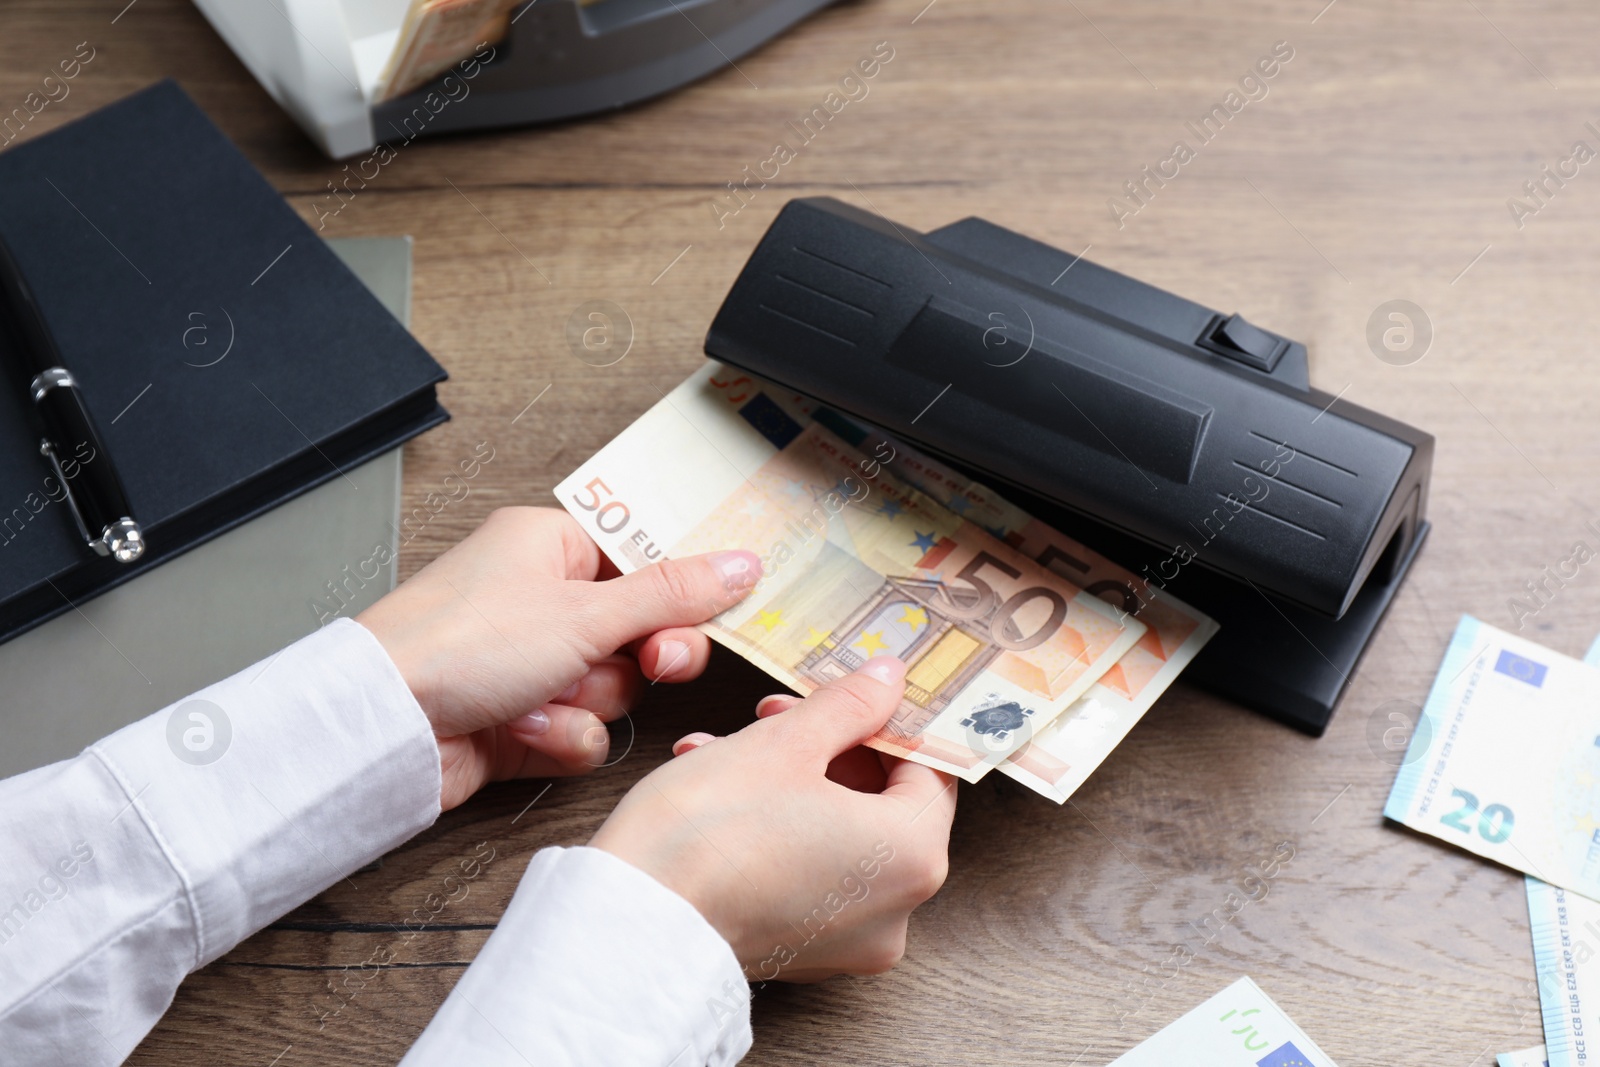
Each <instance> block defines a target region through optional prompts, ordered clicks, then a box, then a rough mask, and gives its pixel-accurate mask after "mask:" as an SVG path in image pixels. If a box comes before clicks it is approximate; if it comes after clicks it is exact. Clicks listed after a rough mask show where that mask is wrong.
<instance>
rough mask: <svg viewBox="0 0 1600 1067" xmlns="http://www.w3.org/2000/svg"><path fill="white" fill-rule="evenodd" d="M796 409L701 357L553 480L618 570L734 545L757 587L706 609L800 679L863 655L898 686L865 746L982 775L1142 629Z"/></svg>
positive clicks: (817, 680)
mask: <svg viewBox="0 0 1600 1067" xmlns="http://www.w3.org/2000/svg"><path fill="white" fill-rule="evenodd" d="M884 459H885V457H884V456H881V455H880V456H874V455H870V454H867V453H863V452H860V451H858V450H857V449H856V448H853V447H852V446H851V445H849V444H848V443H846V442H845V441H844V440H842V439H841V438H840V437H838V436H837V435H836V434H834V433H833V432H831V431H830V430H828V429H827V428H825V427H824V426H822V425H820V424H818V423H816V422H814V421H813V420H811V419H810V418H809V417H808V414H807V409H806V401H804V399H803V398H798V397H793V396H788V395H785V394H781V393H778V392H776V391H775V390H774V391H767V390H764V389H763V388H762V387H760V386H759V385H757V384H756V383H753V382H745V383H739V384H737V385H735V384H734V383H733V381H732V379H731V377H730V376H728V375H727V374H726V373H725V372H724V370H723V368H721V367H719V366H718V365H716V364H711V365H708V366H707V367H705V368H702V370H701V371H699V372H697V373H696V374H694V375H693V376H691V377H690V378H689V379H688V380H687V381H685V382H684V383H683V384H682V385H680V386H678V387H677V388H676V389H674V390H673V391H672V393H670V394H669V395H667V396H666V397H664V398H663V399H662V401H661V402H660V403H658V404H657V405H655V407H653V408H651V409H650V410H649V411H648V412H646V413H645V414H644V415H643V416H641V417H640V418H639V419H638V421H636V422H635V423H634V424H633V425H631V426H630V427H628V429H626V430H624V431H623V432H622V434H621V435H619V436H618V437H617V438H616V439H615V440H613V441H612V442H611V443H610V444H608V445H606V446H605V447H604V448H602V449H601V450H600V451H599V452H598V453H596V454H595V455H594V456H593V457H592V458H591V459H589V460H588V461H587V462H586V463H584V464H583V465H582V466H580V467H579V468H578V469H577V470H576V471H575V472H573V474H571V475H570V476H569V477H568V478H566V479H565V480H564V481H562V483H561V484H560V485H558V486H557V487H556V496H557V498H558V499H559V500H560V501H561V503H562V505H563V506H564V507H566V508H567V510H568V511H569V512H571V513H572V514H573V516H574V517H575V518H576V519H577V520H578V522H579V523H580V524H581V525H582V526H583V528H584V529H585V530H586V531H587V532H588V533H589V534H590V535H591V536H592V537H594V539H595V541H596V542H597V543H598V544H599V546H600V548H601V549H602V551H604V552H605V553H606V555H607V556H608V557H609V558H610V559H611V560H612V561H613V562H614V563H616V564H617V566H618V568H619V569H620V570H622V571H623V572H624V573H626V572H630V571H633V570H637V569H639V568H641V567H644V566H648V565H649V564H650V563H651V562H653V561H654V560H656V559H659V558H662V557H663V556H668V557H673V556H686V555H692V554H695V553H698V552H708V551H715V550H718V549H728V548H746V549H750V550H751V551H754V552H756V553H757V554H758V555H759V556H760V557H761V558H762V566H763V575H762V578H761V580H760V582H759V583H757V585H756V587H755V589H754V590H753V591H752V592H751V594H750V595H749V596H748V597H746V598H745V599H744V600H743V601H741V602H740V603H739V604H737V605H735V606H734V607H733V608H730V609H729V610H727V611H725V612H723V613H722V614H721V615H718V616H717V617H716V618H715V619H713V620H711V621H710V622H708V623H706V624H704V625H703V627H702V628H703V629H704V630H705V631H706V633H707V634H709V635H710V636H711V638H712V639H713V640H716V641H718V642H719V643H721V644H723V645H726V646H727V647H729V648H731V649H733V650H734V651H735V652H737V653H738V654H740V655H741V656H743V657H744V658H746V659H748V660H749V661H750V662H752V663H754V664H756V665H757V666H759V667H761V668H762V669H764V670H766V671H767V672H768V673H769V674H771V675H772V676H773V677H775V678H777V679H779V680H780V681H783V682H784V683H786V684H788V685H790V686H791V687H793V688H794V689H796V690H797V691H799V692H801V693H806V692H809V691H811V690H812V689H814V688H816V687H817V686H819V685H821V684H823V683H825V682H827V681H829V680H830V679H833V678H837V677H841V676H843V675H844V674H847V673H849V672H850V671H851V670H853V669H855V668H856V667H858V666H860V665H861V664H862V663H864V662H866V660H868V659H870V658H871V657H873V656H874V655H883V654H888V655H894V656H897V657H899V658H900V659H902V660H904V661H905V663H906V665H907V671H906V690H905V695H904V697H903V699H902V700H901V703H900V706H899V707H898V708H897V709H896V711H895V712H894V714H893V716H892V717H891V718H890V721H889V723H888V724H887V725H886V726H885V727H884V728H883V729H882V730H880V731H879V732H878V734H877V735H876V736H874V737H873V738H872V739H871V740H870V741H868V744H869V745H871V746H872V747H874V748H877V749H879V750H880V751H883V752H888V753H890V754H892V755H897V756H903V757H905V758H907V759H912V760H915V761H917V762H919V763H924V764H927V765H928V766H931V767H935V768H937V769H939V770H943V771H947V772H949V773H951V774H955V775H958V776H959V777H961V778H964V779H966V780H967V781H976V780H978V779H979V778H981V777H982V776H983V775H984V774H985V773H987V772H988V771H989V770H990V769H991V768H993V767H995V766H996V765H998V764H999V763H1001V762H1002V761H1003V760H1005V759H1006V757H1008V756H1010V755H1011V754H1012V753H1013V752H1015V751H1016V750H1017V749H1018V748H1019V747H1020V746H1021V745H1022V744H1024V743H1026V742H1027V741H1028V739H1030V738H1031V737H1032V736H1034V735H1035V734H1037V733H1038V732H1039V731H1040V730H1041V729H1042V728H1044V727H1045V726H1047V725H1048V724H1049V723H1050V722H1051V721H1053V720H1054V719H1055V718H1056V717H1058V716H1059V715H1060V714H1061V713H1062V712H1064V711H1065V710H1066V709H1067V708H1068V707H1069V706H1071V705H1072V703H1073V702H1074V701H1076V700H1077V699H1078V698H1079V697H1080V696H1082V695H1083V694H1084V692H1085V691H1087V690H1088V689H1089V687H1090V686H1091V685H1093V684H1094V682H1095V681H1096V680H1098V679H1099V678H1100V677H1101V676H1102V675H1104V674H1105V672H1106V671H1107V670H1109V669H1110V668H1111V667H1112V666H1113V665H1114V664H1115V663H1116V662H1117V661H1118V660H1119V659H1120V658H1121V657H1122V656H1123V655H1124V654H1125V653H1126V652H1127V651H1128V650H1129V649H1130V648H1131V647H1133V646H1134V645H1135V644H1136V643H1137V642H1138V641H1139V639H1140V638H1141V637H1142V636H1143V634H1144V633H1145V629H1146V628H1145V625H1144V624H1143V623H1141V622H1140V621H1139V620H1138V619H1135V618H1133V617H1131V616H1128V615H1125V614H1124V615H1121V616H1119V613H1118V612H1116V611H1115V610H1114V609H1113V608H1112V607H1111V606H1110V605H1108V604H1107V603H1105V602H1104V601H1103V600H1101V599H1099V598H1098V597H1095V596H1093V595H1091V594H1089V593H1086V592H1084V590H1083V588H1082V587H1081V586H1080V585H1078V584H1076V583H1074V582H1071V581H1069V580H1067V579H1065V578H1063V577H1061V576H1060V575H1058V574H1055V573H1054V572H1052V571H1050V570H1049V569H1047V568H1045V567H1042V566H1040V565H1039V563H1038V562H1037V561H1035V560H1032V559H1029V558H1028V557H1027V556H1026V555H1024V554H1022V553H1020V552H1018V551H1017V550H1015V549H1014V548H1012V547H1011V546H1009V545H1007V544H1005V543H1004V542H1003V541H1001V540H999V539H998V538H996V537H994V536H993V535H992V534H990V533H988V532H987V531H985V530H983V529H982V528H980V527H978V526H977V525H975V524H973V523H972V522H969V521H968V520H966V519H963V518H961V517H960V516H958V515H956V514H954V513H953V512H951V511H950V510H949V509H948V508H945V507H943V506H941V505H939V504H938V503H936V502H935V501H934V500H932V499H930V498H929V497H928V496H926V495H925V494H923V493H921V492H919V491H917V490H916V489H914V488H912V487H911V486H909V485H907V484H906V483H904V482H902V481H901V480H900V479H899V478H897V477H896V476H895V475H894V474H893V473H891V472H890V470H889V468H888V465H886V463H885V462H884Z"/></svg>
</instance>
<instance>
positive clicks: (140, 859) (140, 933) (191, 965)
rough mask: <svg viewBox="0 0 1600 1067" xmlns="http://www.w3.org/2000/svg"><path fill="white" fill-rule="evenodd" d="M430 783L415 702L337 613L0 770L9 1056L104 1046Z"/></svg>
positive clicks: (386, 839)
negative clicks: (102, 732)
mask: <svg viewBox="0 0 1600 1067" xmlns="http://www.w3.org/2000/svg"><path fill="white" fill-rule="evenodd" d="M439 786H440V780H439V748H438V744H437V743H436V742H435V741H434V739H433V732H432V730H431V728H430V727H429V725H428V721H427V719H426V718H425V717H424V716H423V714H422V709H421V708H419V707H418V706H417V703H416V700H415V699H414V698H413V697H412V696H411V692H410V690H409V689H407V688H406V685H405V682H404V680H403V679H402V678H401V677H400V672H399V671H398V670H397V669H396V668H395V666H394V664H393V662H392V661H391V660H390V659H389V657H388V655H387V654H386V653H385V652H384V650H383V646H382V645H380V644H379V643H378V641H377V639H376V638H374V637H373V636H372V634H371V633H369V632H368V631H367V630H366V629H365V628H364V627H362V626H360V625H358V624H357V623H354V622H351V621H349V620H340V621H338V622H335V623H333V624H331V625H329V626H327V627H325V628H324V629H322V630H320V631H318V632H317V633H315V634H313V635H311V636H310V637H307V638H305V639H303V640H301V641H299V642H296V643H295V644H293V645H291V646H289V647H288V648H287V649H285V650H284V651H283V652H281V653H279V654H278V655H277V656H276V657H274V658H272V659H270V660H266V661H263V662H262V663H258V664H256V665H255V666H253V667H250V668H248V669H247V670H244V671H241V672H240V673H238V674H236V675H234V676H233V677H231V678H227V679H225V680H223V681H221V682H218V683H217V684H215V685H213V686H210V687H208V688H206V689H203V690H201V691H200V692H199V693H196V694H194V696H192V697H189V698H188V699H186V700H183V701H179V702H178V703H177V704H174V705H172V706H171V707H170V708H165V709H163V710H161V711H158V712H156V713H155V714H154V715H151V716H149V717H148V718H145V719H141V720H140V721H138V722H136V723H134V724H132V725H131V726H128V727H126V728H124V729H122V730H119V731H118V732H116V733H114V734H112V735H111V736H110V737H107V738H105V739H104V740H102V741H100V742H97V743H96V744H94V745H91V746H90V747H89V748H88V749H86V750H85V751H84V752H83V753H82V754H81V755H79V756H78V757H77V758H75V759H71V760H65V761H63V762H61V763H56V764H52V765H51V766H48V767H42V768H40V769H38V770H35V771H30V772H29V773H27V774H21V775H17V776H16V777H14V778H9V779H6V780H5V781H0V856H3V857H4V862H3V864H0V1048H3V1049H5V1055H6V1058H7V1060H8V1061H9V1062H16V1063H28V1064H63V1065H65V1064H74V1065H76V1064H114V1063H120V1062H121V1061H122V1060H123V1059H124V1058H125V1057H126V1056H127V1055H128V1054H129V1053H130V1052H131V1051H132V1050H133V1048H134V1046H135V1045H137V1044H138V1043H139V1040H140V1039H141V1038H143V1037H144V1035H145V1034H146V1033H147V1032H148V1031H149V1029H150V1028H151V1027H152V1026H153V1025H155V1022H156V1020H157V1019H159V1018H160V1017H161V1014H162V1012H164V1011H166V1009H167V1005H169V1004H170V1003H171V1002H172V995H173V992H174V991H175V990H176V989H177V987H178V983H179V982H181V981H182V980H183V977H184V976H185V975H187V974H188V973H189V972H190V971H193V970H195V969H196V968H198V967H201V966H203V965H204V964H206V963H209V962H210V961H211V960H214V959H216V958H217V957H218V956H220V955H222V954H223V953H224V952H226V951H227V950H228V949H230V948H232V947H233V946H234V945H235V944H237V943H238V942H239V941H241V940H243V939H244V938H246V937H248V936H249V935H250V934H252V933H254V932H255V931H257V930H259V929H261V928H262V927H263V926H265V925H266V924H267V923H269V922H271V921H272V920H273V919H276V918H277V917H278V916H280V915H282V914H283V913H284V912H286V911H288V910H289V909H291V908H293V907H295V906H297V905H299V904H301V903H303V902H304V901H306V900H309V899H310V898H311V897H313V896H315V895H316V894H317V893H320V892H321V891H322V890H324V889H326V888H327V887H328V886H330V885H332V884H333V883H335V882H337V881H338V880H339V879H340V878H343V877H345V876H346V875H347V874H348V873H349V872H351V871H354V870H356V869H357V868H359V867H361V866H363V865H365V864H367V863H370V862H371V861H372V860H374V859H376V858H377V857H379V856H381V855H383V854H384V853H385V852H387V851H389V850H390V849H392V848H394V847H395V846H396V845H398V844H400V843H401V842H402V841H405V840H406V839H407V838H409V837H411V836H412V835H414V834H416V833H417V832H418V831H419V830H422V829H424V828H425V827H427V826H428V825H430V824H431V823H432V822H433V821H434V819H435V818H437V817H438V814H439ZM225 1039H226V1037H225V1035H223V1034H221V1033H219V1034H217V1035H216V1040H217V1041H218V1042H219V1043H220V1042H222V1041H224V1040H225Z"/></svg>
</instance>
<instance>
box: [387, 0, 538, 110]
mask: <svg viewBox="0 0 1600 1067" xmlns="http://www.w3.org/2000/svg"><path fill="white" fill-rule="evenodd" d="M516 2H517V0H411V3H410V4H409V5H407V7H406V13H405V17H404V19H403V20H402V22H401V24H400V33H399V36H398V37H397V38H396V40H395V46H394V51H393V52H391V53H390V55H389V61H388V63H386V64H385V65H384V69H383V73H382V74H381V75H380V76H379V79H378V86H379V87H378V90H377V94H376V95H377V98H378V99H379V100H392V99H394V98H395V97H397V96H403V95H405V94H406V93H409V92H410V91H411V90H413V89H416V88H418V87H420V86H422V85H425V84H426V83H428V82H430V81H432V80H433V79H434V78H435V77H437V76H438V75H440V74H442V73H444V72H445V71H447V70H449V69H450V68H451V67H452V66H453V65H454V64H455V62H456V60H458V59H465V58H466V57H467V56H469V55H471V54H472V51H473V49H475V48H478V47H480V46H482V45H485V44H493V43H494V42H496V41H498V40H500V39H501V38H502V37H504V36H505V34H506V30H507V28H508V27H509V25H510V18H511V16H510V10H511V8H512V6H513V5H515V4H516Z"/></svg>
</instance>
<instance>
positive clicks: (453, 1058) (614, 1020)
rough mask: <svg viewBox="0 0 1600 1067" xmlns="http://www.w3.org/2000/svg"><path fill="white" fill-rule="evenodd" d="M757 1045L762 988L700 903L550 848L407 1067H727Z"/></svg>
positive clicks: (592, 856) (583, 851)
mask: <svg viewBox="0 0 1600 1067" xmlns="http://www.w3.org/2000/svg"><path fill="white" fill-rule="evenodd" d="M750 1042H751V1034H750V987H749V985H748V984H747V983H746V981H745V977H744V974H743V972H742V971H741V970H740V969H739V961H738V960H737V959H736V958H735V957H734V954H733V950H732V949H731V948H730V947H729V945H728V943H727V941H725V940H723V938H722V935H720V934H719V933H717V931H716V930H715V928H713V927H712V926H711V924H710V923H708V922H706V920H705V918H704V917H703V916H702V915H701V914H700V913H699V912H698V911H697V910H695V908H694V906H693V905H692V904H690V903H689V902H688V901H687V900H684V899H683V898H682V897H680V896H678V895H677V894H676V893H674V892H672V891H671V890H670V889H667V888H666V887H665V886H663V885H662V884H661V883H660V882H657V881H656V880H655V879H654V878H651V877H650V876H649V875H647V874H645V873H644V872H643V871H641V870H639V869H638V868H636V867H633V866H632V865H630V864H628V863H625V862H624V861H622V860H620V859H618V858H617V857H615V856H613V855H611V854H610V853H609V852H603V851H601V850H599V849H594V848H547V849H543V850H542V851H540V852H539V853H538V854H537V855H535V856H534V858H533V861H532V862H531V863H530V864H529V865H528V870H527V872H526V873H525V874H524V875H523V877H522V883H521V885H519V886H518V888H517V892H516V895H515V896H513V897H512V899H511V904H510V906H509V907H508V908H507V909H506V913H505V917H504V918H503V919H501V921H500V925H499V927H498V928H496V930H495V932H494V933H493V934H492V935H491V936H490V938H489V940H488V942H487V943H486V944H485V945H484V947H483V951H482V952H480V953H479V954H478V958H477V959H476V960H475V961H474V962H473V964H472V966H471V967H469V968H468V969H467V973H466V974H465V975H464V976H462V979H461V981H460V982H459V983H457V985H456V987H455V989H454V991H452V992H451V994H450V997H449V999H448V1000H446V1001H445V1004H444V1007H442V1008H441V1009H440V1010H439V1014H438V1015H436V1016H435V1017H434V1020H433V1022H432V1024H430V1025H429V1027H428V1028H427V1030H425V1031H424V1032H423V1034H422V1037H421V1038H419V1039H418V1041H417V1043H416V1044H415V1045H414V1046H413V1047H412V1049H411V1051H410V1053H409V1054H408V1055H407V1056H406V1058H405V1060H404V1061H403V1063H402V1067H433V1065H443V1064H456V1063H472V1064H476V1065H480V1067H487V1065H496V1067H498V1065H502V1064H504V1065H508V1067H509V1065H519V1067H520V1065H523V1064H527V1063H537V1064H540V1065H541V1067H546V1065H548V1067H566V1065H579V1064H584V1065H587V1064H596V1063H608V1064H662V1065H667V1064H671V1065H675V1067H687V1065H702V1064H705V1065H712V1067H722V1065H724V1064H733V1063H737V1062H738V1061H739V1059H740V1058H741V1057H743V1056H744V1054H745V1053H746V1052H747V1051H749V1049H750Z"/></svg>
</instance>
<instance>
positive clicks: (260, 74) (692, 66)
mask: <svg viewBox="0 0 1600 1067" xmlns="http://www.w3.org/2000/svg"><path fill="white" fill-rule="evenodd" d="M833 2H834V0H518V2H517V3H516V4H515V5H514V6H512V7H510V9H509V11H508V12H507V14H508V22H509V28H508V30H507V31H506V34H505V36H504V37H503V38H502V39H499V40H496V41H494V42H491V43H492V45H493V51H492V53H490V54H489V57H488V58H487V59H486V60H485V61H484V62H482V63H481V64H480V63H479V62H477V60H476V59H474V60H473V61H472V62H471V63H470V64H467V65H466V66H465V68H464V69H465V70H466V72H467V73H465V74H463V68H457V69H455V70H453V71H449V72H446V73H443V74H440V75H439V76H438V77H436V78H434V79H432V80H431V81H430V82H428V83H427V84H425V85H422V86H419V87H418V88H416V89H415V90H413V91H411V92H408V93H406V94H405V95H404V96H401V97H397V98H395V99H392V100H383V101H379V100H377V99H376V89H377V83H378V81H379V76H380V73H381V71H382V69H383V67H384V60H385V58H386V57H387V55H388V52H389V50H390V49H391V48H392V47H393V45H394V43H395V39H396V36H397V34H398V33H399V32H400V24H401V19H402V16H404V14H405V12H406V0H338V2H333V0H291V2H289V3H287V5H286V4H285V3H284V2H283V0H196V6H198V7H199V8H200V10H201V11H202V12H203V13H204V14H205V16H206V18H207V19H208V20H210V22H211V24H212V26H214V27H215V28H216V30H217V32H218V33H219V34H220V35H221V36H222V38H223V39H224V40H226V41H227V42H228V45H229V47H231V48H232V49H233V50H234V52H236V53H237V54H238V56H239V58H240V59H241V60H242V61H243V62H244V64H245V66H246V67H248V68H250V73H251V74H253V75H255V78H256V80H257V81H259V82H260V83H261V85H262V87H263V88H265V89H266V90H267V92H269V93H271V94H272V96H273V98H274V99H276V100H277V101H278V103H280V104H281V105H283V107H284V108H285V109H286V110H287V111H288V112H289V113H290V114H291V115H292V116H293V117H294V118H295V120H296V121H297V122H299V123H300V125H301V126H302V127H304V129H305V131H306V133H307V134H309V135H310V137H311V138H312V140H314V141H316V142H317V144H318V145H319V146H320V147H321V148H322V150H323V151H324V152H326V153H327V154H328V155H330V156H332V157H333V158H335V159H344V158H346V157H349V156H353V155H357V154H359V153H363V152H368V151H371V150H372V149H373V148H375V147H376V146H377V144H378V143H380V142H383V143H390V144H394V143H410V141H411V140H412V139H413V138H415V137H418V136H429V137H431V136H433V135H435V134H441V133H453V132H458V131H461V130H472V129H481V128H485V127H492V126H513V125H519V124H523V123H537V122H554V121H557V120H560V119H570V118H576V117H577V116H580V115H588V114H593V113H595V112H600V111H608V110H611V109H613V108H619V107H623V106H625V105H628V104H633V103H637V102H638V101H641V100H646V99H649V98H650V97H653V96H658V95H660V94H662V93H665V92H667V91H669V90H671V89H676V88H678V87H679V86H682V85H687V84H688V83H689V82H692V81H695V80H696V79H699V78H702V77H705V76H706V75H708V74H710V73H712V72H713V71H716V70H719V69H721V68H723V67H726V66H728V65H729V64H730V63H734V62H736V61H737V60H738V59H739V58H740V57H741V56H743V55H745V54H747V53H749V52H751V51H754V50H755V49H756V48H757V47H759V46H760V45H762V44H764V43H765V42H766V41H768V40H769V39H771V38H773V37H776V36H778V35H779V34H781V33H783V32H784V31H785V30H787V29H789V27H791V26H793V25H794V24H796V23H798V22H800V21H801V20H803V19H805V18H806V17H808V16H810V15H812V14H814V13H816V12H817V11H820V10H821V9H822V8H825V7H827V6H828V5H829V4H831V3H833ZM468 6H471V5H468ZM482 6H485V7H487V6H492V5H482ZM502 6H503V5H502ZM463 58H466V57H463ZM367 177H370V175H367Z"/></svg>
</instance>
